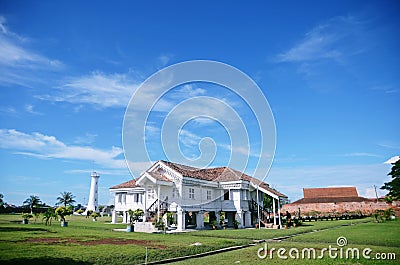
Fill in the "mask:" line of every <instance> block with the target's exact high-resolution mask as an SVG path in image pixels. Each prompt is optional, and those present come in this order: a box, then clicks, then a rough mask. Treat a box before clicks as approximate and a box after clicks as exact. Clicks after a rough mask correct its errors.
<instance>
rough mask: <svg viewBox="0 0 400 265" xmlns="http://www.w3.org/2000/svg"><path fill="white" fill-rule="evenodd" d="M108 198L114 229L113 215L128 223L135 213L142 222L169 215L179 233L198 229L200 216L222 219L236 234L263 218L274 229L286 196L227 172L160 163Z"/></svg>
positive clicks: (122, 186) (238, 174) (220, 168)
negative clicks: (138, 211)
mask: <svg viewBox="0 0 400 265" xmlns="http://www.w3.org/2000/svg"><path fill="white" fill-rule="evenodd" d="M257 191H258V194H257ZM110 192H111V193H113V194H114V197H115V203H114V205H115V208H114V211H113V218H112V222H113V223H116V222H117V217H118V214H122V215H123V222H124V223H127V222H128V221H129V217H128V214H127V211H128V210H129V209H132V210H136V209H138V208H140V209H142V210H143V211H144V212H145V218H144V220H143V221H149V220H151V218H154V217H158V216H164V217H165V214H166V213H167V212H170V213H172V216H173V219H174V223H175V226H176V228H177V229H178V230H184V229H187V228H197V229H203V228H204V217H205V214H206V216H208V217H209V220H210V221H211V220H216V221H217V223H218V224H219V223H220V217H221V214H223V215H224V217H225V219H224V220H225V221H227V223H226V225H227V226H228V227H231V226H233V224H234V220H235V219H236V220H237V221H238V222H239V227H240V228H243V227H253V226H255V225H256V224H257V223H258V216H260V222H261V225H263V224H264V223H265V222H266V220H267V216H268V217H270V219H269V220H270V221H271V225H275V227H278V225H279V226H280V224H281V219H280V216H279V215H278V214H277V213H279V212H280V205H281V204H282V203H284V202H285V201H286V200H287V196H285V195H283V194H282V193H280V192H278V191H276V190H274V189H272V188H270V187H269V185H268V184H266V183H265V182H261V181H260V180H258V179H255V178H252V177H250V176H248V175H246V174H244V173H241V172H239V171H236V170H234V169H231V168H228V167H219V168H209V169H198V168H194V167H189V166H185V165H180V164H176V163H171V162H166V161H162V160H160V161H157V162H156V163H154V164H153V165H152V166H151V167H150V168H149V169H148V170H146V171H145V172H143V173H142V174H141V176H140V177H139V178H138V179H136V180H130V181H128V182H125V183H122V184H119V185H116V186H114V187H111V188H110ZM264 194H265V195H267V196H269V197H271V198H272V201H273V204H272V205H273V207H272V209H271V210H270V212H269V213H268V214H267V212H266V209H264V208H263V207H261V205H263V200H264ZM278 202H279V203H278ZM257 205H259V207H257Z"/></svg>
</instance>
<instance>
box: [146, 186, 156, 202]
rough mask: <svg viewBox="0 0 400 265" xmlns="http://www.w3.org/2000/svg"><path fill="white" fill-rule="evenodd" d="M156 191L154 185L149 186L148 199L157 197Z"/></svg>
mask: <svg viewBox="0 0 400 265" xmlns="http://www.w3.org/2000/svg"><path fill="white" fill-rule="evenodd" d="M154 193H155V190H154V188H153V187H147V199H149V200H153V199H154V198H155V196H154Z"/></svg>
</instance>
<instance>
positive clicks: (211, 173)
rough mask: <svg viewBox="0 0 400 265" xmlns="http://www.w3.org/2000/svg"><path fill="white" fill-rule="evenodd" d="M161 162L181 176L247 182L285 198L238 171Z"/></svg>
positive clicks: (264, 184)
mask: <svg viewBox="0 0 400 265" xmlns="http://www.w3.org/2000/svg"><path fill="white" fill-rule="evenodd" d="M162 162H163V163H165V164H166V165H168V166H169V167H171V168H172V169H174V170H175V171H177V172H179V173H180V174H181V175H182V176H186V177H191V178H196V179H201V180H207V181H218V182H224V181H238V180H247V181H249V182H251V183H253V184H254V185H259V186H260V187H261V188H263V189H266V190H268V191H269V192H271V193H273V194H275V195H277V196H279V197H285V198H287V196H286V195H284V194H282V193H280V192H278V191H277V190H275V189H272V188H271V187H269V185H268V184H267V183H265V182H262V181H260V180H258V179H256V178H253V177H250V176H249V175H247V174H245V173H242V172H240V171H237V170H235V169H232V168H229V167H216V168H204V169H199V168H195V167H190V166H185V165H181V164H178V163H172V162H168V161H163V160H162Z"/></svg>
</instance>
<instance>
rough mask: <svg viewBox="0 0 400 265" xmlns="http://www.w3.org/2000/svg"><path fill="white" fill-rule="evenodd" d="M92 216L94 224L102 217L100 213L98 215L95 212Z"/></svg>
mask: <svg viewBox="0 0 400 265" xmlns="http://www.w3.org/2000/svg"><path fill="white" fill-rule="evenodd" d="M90 216H92V218H93V222H96V221H97V217H99V216H100V214H99V213H97V212H93V213H92V214H91V215H90Z"/></svg>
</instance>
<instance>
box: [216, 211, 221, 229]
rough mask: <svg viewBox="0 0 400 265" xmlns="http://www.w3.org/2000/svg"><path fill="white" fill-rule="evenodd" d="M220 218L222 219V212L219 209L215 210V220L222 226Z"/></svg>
mask: <svg viewBox="0 0 400 265" xmlns="http://www.w3.org/2000/svg"><path fill="white" fill-rule="evenodd" d="M220 219H221V214H220V212H219V211H215V220H216V221H217V226H218V227H220V224H219V222H220Z"/></svg>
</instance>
